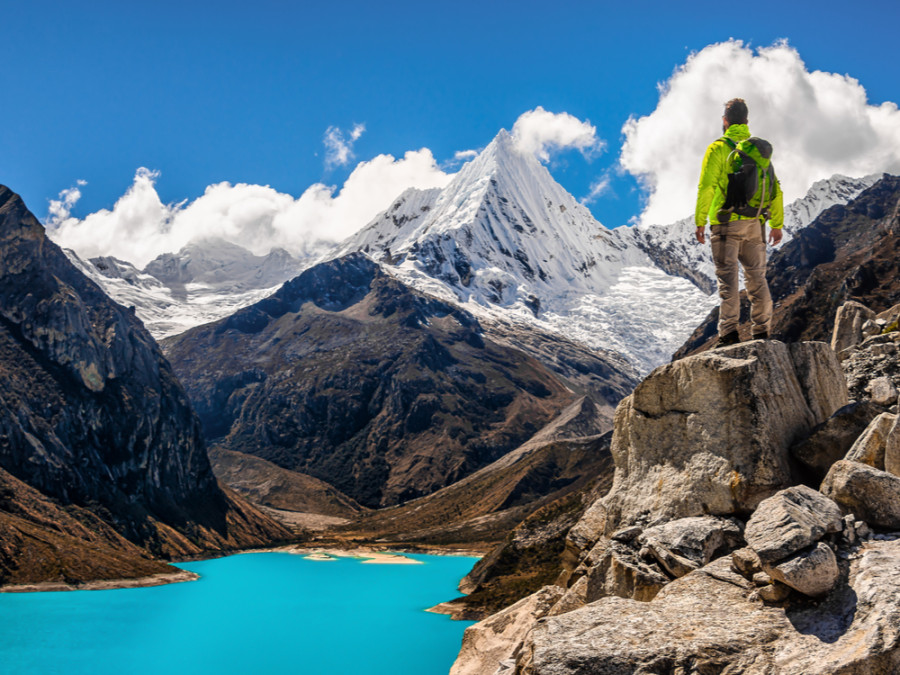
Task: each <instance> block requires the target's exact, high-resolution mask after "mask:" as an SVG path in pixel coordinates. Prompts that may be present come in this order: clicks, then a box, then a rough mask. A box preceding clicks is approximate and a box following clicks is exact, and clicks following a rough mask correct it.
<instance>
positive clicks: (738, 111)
mask: <svg viewBox="0 0 900 675" xmlns="http://www.w3.org/2000/svg"><path fill="white" fill-rule="evenodd" d="M725 121H726V122H728V124H747V104H746V103H745V102H744V99H742V98H733V99H731V100H730V101H728V103H726V104H725Z"/></svg>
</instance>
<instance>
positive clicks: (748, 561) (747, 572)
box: [731, 548, 762, 579]
mask: <svg viewBox="0 0 900 675" xmlns="http://www.w3.org/2000/svg"><path fill="white" fill-rule="evenodd" d="M731 567H732V569H734V571H735V572H737V573H738V574H740V575H742V576H744V577H746V578H747V579H752V578H753V575H754V574H756V573H757V572H762V563H761V562H760V560H759V556H758V555H756V551H754V550H753V549H752V548H739V549H738V550H737V551H733V552H732V553H731Z"/></svg>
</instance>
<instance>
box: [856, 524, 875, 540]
mask: <svg viewBox="0 0 900 675" xmlns="http://www.w3.org/2000/svg"><path fill="white" fill-rule="evenodd" d="M853 527H854V529H855V530H856V536H857V537H859V538H860V539H868V538H869V537H871V536H872V528H870V527H869V526H868V525H866V524H865V523H864V522H863V521H861V520H857V521H856V522H855V523H854V524H853Z"/></svg>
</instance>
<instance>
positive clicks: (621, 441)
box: [572, 341, 847, 545]
mask: <svg viewBox="0 0 900 675" xmlns="http://www.w3.org/2000/svg"><path fill="white" fill-rule="evenodd" d="M846 403H847V389H846V385H845V382H844V378H843V374H842V372H841V369H840V365H839V364H838V362H837V359H836V358H835V356H834V353H833V352H832V351H831V349H830V348H829V347H828V345H826V344H824V343H821V342H805V343H799V344H795V345H791V346H790V347H788V345H785V344H782V343H780V342H775V341H754V342H749V343H743V344H740V345H735V346H732V347H728V348H724V349H716V350H713V351H710V352H705V353H703V354H699V355H697V356H692V357H688V358H686V359H683V360H681V361H676V362H674V363H671V364H668V365H664V366H661V367H659V368H657V369H656V370H654V371H653V372H652V373H651V374H650V375H649V376H648V377H647V378H646V379H645V380H644V381H643V382H642V383H641V384H640V385H638V387H637V388H636V389H635V391H634V393H633V394H632V395H631V396H629V397H628V398H626V399H625V400H624V401H622V403H621V404H620V405H619V407H618V409H617V410H616V416H615V433H614V435H613V441H612V454H613V459H614V461H615V464H616V473H615V480H614V482H613V487H612V490H611V491H610V493H609V495H607V496H606V497H605V498H604V499H602V500H600V501H599V502H596V503H595V504H594V505H593V506H592V507H591V508H590V509H588V511H587V512H586V514H585V516H584V517H583V519H582V521H583V524H579V526H576V527H575V528H573V532H572V537H573V539H577V540H578V541H579V542H581V543H582V545H584V544H588V545H590V544H591V543H592V542H593V541H597V540H598V539H599V538H600V536H602V535H605V536H610V535H611V534H612V533H613V532H614V531H615V530H617V529H619V528H621V527H624V526H626V525H631V524H653V523H654V522H664V521H668V520H675V519H678V518H686V517H690V516H701V515H707V514H711V515H721V516H728V515H734V514H738V515H749V514H750V513H752V511H753V510H754V509H755V508H756V506H757V505H758V504H759V503H760V502H761V501H762V500H763V499H765V498H766V497H769V496H770V495H772V494H774V493H775V492H777V491H778V490H781V489H783V488H786V487H789V486H791V485H792V484H793V481H792V479H791V471H790V467H789V462H788V449H789V448H790V447H791V446H792V445H794V444H795V443H796V442H797V441H799V440H801V439H802V438H804V437H806V436H808V435H809V433H810V432H811V431H812V429H813V428H814V427H815V426H816V425H818V424H821V423H822V422H824V421H825V420H826V419H828V417H830V416H831V414H832V413H834V411H835V410H837V409H838V408H840V407H841V406H843V405H845V404H846Z"/></svg>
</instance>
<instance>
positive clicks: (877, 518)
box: [821, 459, 900, 530]
mask: <svg viewBox="0 0 900 675" xmlns="http://www.w3.org/2000/svg"><path fill="white" fill-rule="evenodd" d="M821 489H822V492H823V493H824V494H826V495H828V496H829V497H831V498H832V499H833V500H834V501H836V502H837V503H838V504H840V505H841V506H843V507H844V508H845V509H847V511H849V512H852V513H854V514H855V515H856V516H857V517H858V518H862V519H863V520H864V521H866V522H867V523H869V524H870V525H874V526H875V527H882V528H885V529H891V530H897V529H900V477H897V476H895V475H893V474H890V473H887V472H886V471H879V470H878V469H876V468H874V467H871V466H868V465H867V464H860V463H859V462H851V461H848V460H844V459H842V460H841V461H840V462H836V463H835V465H834V466H832V467H831V470H830V471H829V472H828V475H827V476H825V480H824V481H823V482H822V488H821Z"/></svg>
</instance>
